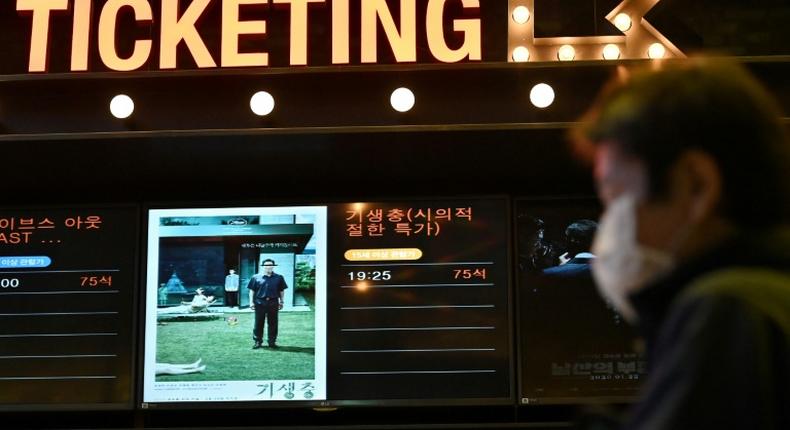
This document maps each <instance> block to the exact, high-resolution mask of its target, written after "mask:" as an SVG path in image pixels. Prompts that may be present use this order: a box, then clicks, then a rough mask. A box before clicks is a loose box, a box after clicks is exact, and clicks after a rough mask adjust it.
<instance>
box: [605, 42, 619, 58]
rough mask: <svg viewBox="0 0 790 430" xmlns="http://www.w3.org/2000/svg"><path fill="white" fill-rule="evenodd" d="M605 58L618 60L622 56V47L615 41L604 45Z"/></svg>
mask: <svg viewBox="0 0 790 430" xmlns="http://www.w3.org/2000/svg"><path fill="white" fill-rule="evenodd" d="M603 58H604V59H605V60H616V59H618V58H620V48H618V47H617V45H615V44H614V43H610V44H608V45H606V46H604V47H603Z"/></svg>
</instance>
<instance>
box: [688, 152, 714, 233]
mask: <svg viewBox="0 0 790 430" xmlns="http://www.w3.org/2000/svg"><path fill="white" fill-rule="evenodd" d="M678 165H679V169H678V170H679V172H678V173H680V175H681V176H682V179H681V181H682V182H684V184H683V189H684V191H685V192H684V194H686V195H685V197H686V198H688V215H689V219H690V220H691V221H692V222H694V223H697V224H698V223H700V222H702V221H704V220H706V219H709V218H711V217H713V216H715V215H716V212H717V211H718V209H719V206H720V205H721V200H722V182H723V178H722V176H721V170H720V169H719V165H718V164H717V163H716V160H715V159H714V158H713V157H712V156H711V155H710V154H708V153H707V152H704V151H699V150H689V151H686V152H685V153H684V154H683V155H682V156H681V157H680V160H678Z"/></svg>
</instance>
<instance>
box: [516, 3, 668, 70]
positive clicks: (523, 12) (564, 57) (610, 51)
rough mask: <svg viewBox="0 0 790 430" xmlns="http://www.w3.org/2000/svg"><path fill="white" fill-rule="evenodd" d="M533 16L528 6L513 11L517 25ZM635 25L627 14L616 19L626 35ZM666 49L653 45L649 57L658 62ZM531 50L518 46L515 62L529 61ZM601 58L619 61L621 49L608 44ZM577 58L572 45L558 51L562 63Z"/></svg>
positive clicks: (562, 47) (618, 26)
mask: <svg viewBox="0 0 790 430" xmlns="http://www.w3.org/2000/svg"><path fill="white" fill-rule="evenodd" d="M531 16H532V14H531V13H530V11H529V8H527V7H526V6H516V7H515V8H514V9H513V13H512V17H513V21H514V22H515V23H516V24H519V25H523V24H526V23H527V22H529V19H530V17H531ZM632 25H633V23H632V21H631V17H630V16H629V15H628V14H625V13H619V14H617V15H616V16H615V17H614V26H615V27H617V29H618V30H620V31H622V32H623V33H625V32H626V31H628V30H630V29H631V26H632ZM666 52H667V51H666V48H665V47H664V45H662V44H660V43H653V44H651V45H650V46H649V47H648V48H647V57H648V58H650V59H654V60H658V59H661V58H664V56H665V55H666ZM529 55H530V54H529V49H527V47H526V46H518V47H516V48H515V49H514V50H513V61H515V62H518V63H523V62H527V61H529ZM601 57H603V59H605V60H617V59H619V58H620V47H619V46H617V45H615V44H614V43H610V44H607V45H605V46H604V47H603V49H602V50H601ZM575 58H576V49H575V48H574V47H573V46H571V45H562V46H560V48H559V49H558V50H557V59H558V60H560V61H572V60H574V59H575Z"/></svg>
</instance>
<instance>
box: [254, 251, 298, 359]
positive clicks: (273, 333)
mask: <svg viewBox="0 0 790 430" xmlns="http://www.w3.org/2000/svg"><path fill="white" fill-rule="evenodd" d="M275 265H276V264H275V262H274V260H272V259H270V258H267V259H265V260H263V263H261V268H262V270H261V272H260V273H258V274H257V275H255V276H253V277H252V279H250V282H249V284H248V285H247V289H248V290H249V291H250V308H251V309H253V310H254V311H255V326H254V328H253V331H252V337H253V339H254V340H255V344H254V345H253V347H252V348H253V349H258V348H260V347H261V346H262V344H263V326H264V324H265V323H266V321H267V320H268V322H269V324H268V330H267V339H266V341H267V343H268V344H269V347H270V348H277V330H278V317H279V313H280V310H281V309H282V308H283V292H284V291H285V289H286V288H288V285H287V284H286V283H285V278H283V276H282V275H279V274H277V273H274V266H275Z"/></svg>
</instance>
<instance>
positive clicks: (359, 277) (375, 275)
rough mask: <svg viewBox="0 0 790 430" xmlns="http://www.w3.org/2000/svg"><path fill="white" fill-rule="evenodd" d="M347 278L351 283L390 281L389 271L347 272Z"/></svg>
mask: <svg viewBox="0 0 790 430" xmlns="http://www.w3.org/2000/svg"><path fill="white" fill-rule="evenodd" d="M348 278H349V279H350V280H352V281H389V280H390V279H392V271H391V270H374V271H365V272H363V271H358V272H348Z"/></svg>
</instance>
